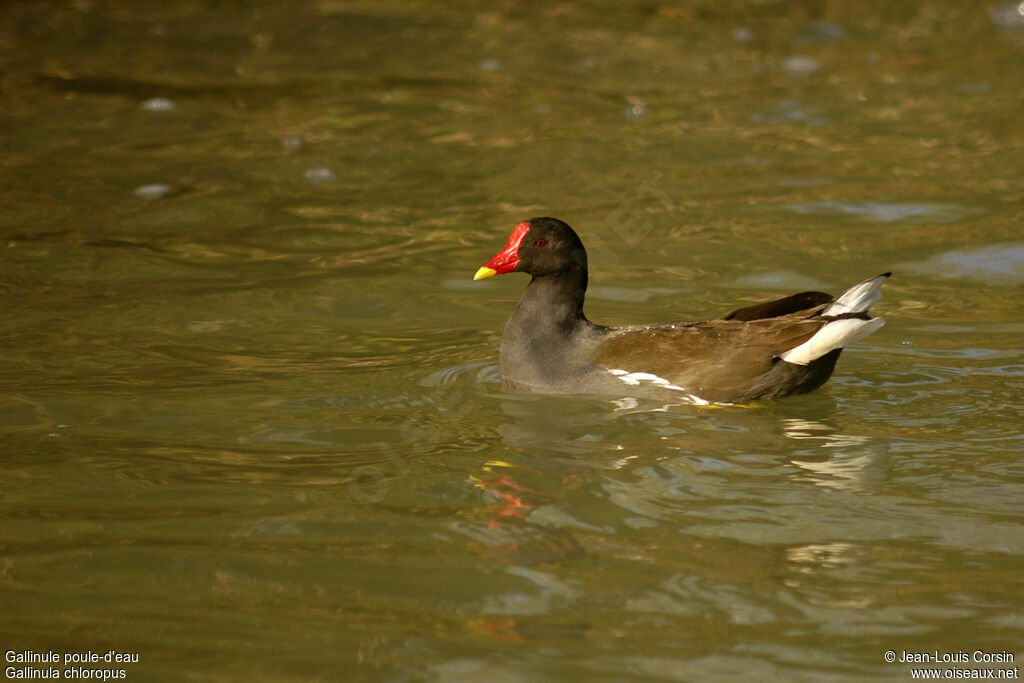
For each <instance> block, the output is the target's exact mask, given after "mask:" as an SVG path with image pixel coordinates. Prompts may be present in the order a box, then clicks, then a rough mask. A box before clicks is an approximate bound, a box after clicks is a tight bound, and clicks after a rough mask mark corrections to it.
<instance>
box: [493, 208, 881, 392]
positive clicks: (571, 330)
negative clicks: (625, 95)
mask: <svg viewBox="0 0 1024 683" xmlns="http://www.w3.org/2000/svg"><path fill="white" fill-rule="evenodd" d="M513 271H518V272H521V273H528V274H529V275H531V276H533V278H532V279H531V280H530V284H529V285H528V286H527V287H526V291H525V292H524V293H523V296H522V298H520V299H519V304H518V305H517V306H516V309H515V312H513V313H512V317H511V318H509V321H508V324H507V325H506V326H505V332H504V334H503V335H502V338H501V374H502V378H503V379H504V381H505V382H506V383H508V384H509V385H511V386H514V387H519V388H522V389H528V390H532V391H538V392H543V393H559V394H574V393H599V394H609V395H618V396H627V395H628V396H636V395H638V394H652V395H660V396H665V392H671V393H672V394H673V395H677V396H679V397H681V398H684V399H686V400H692V401H694V402H698V403H703V402H716V403H745V402H748V401H753V400H755V399H765V398H779V397H782V396H791V395H793V394H802V393H806V392H808V391H813V390H814V389H817V388H818V387H820V386H821V385H822V384H824V383H825V382H826V381H827V380H828V378H829V376H831V374H832V370H833V368H835V364H836V359H837V358H839V354H840V352H842V350H843V347H844V346H846V345H847V344H850V343H852V342H855V341H857V340H858V339H861V338H863V337H865V336H867V335H869V334H871V333H872V332H874V331H875V330H877V329H878V328H879V327H881V326H882V325H883V324H884V323H885V321H884V320H883V319H882V318H872V317H870V316H869V315H868V313H867V312H868V309H870V308H871V306H873V305H874V304H875V303H876V302H877V301H878V300H879V299H880V298H881V296H882V291H881V289H882V284H883V283H884V282H885V280H886V279H887V278H888V277H889V275H890V273H883V274H882V275H879V276H877V277H873V278H871V279H869V280H865V281H864V282H861V283H860V284H856V285H854V286H853V287H850V288H849V289H847V290H846V291H845V292H843V293H842V294H840V295H839V296H837V297H833V296H830V295H828V294H825V293H823V292H803V293H801V294H794V295H793V296H789V297H785V298H783V299H775V300H773V301H767V302H765V303H761V304H756V305H754V306H747V307H746V308H740V309H738V310H735V311H733V312H732V313H729V314H727V315H724V316H722V317H721V318H717V319H715V320H709V321H707V322H696V323H668V324H655V325H629V326H626V327H605V326H602V325H595V324H593V323H592V322H590V321H589V320H587V318H586V316H584V315H583V297H584V295H585V293H586V290H587V252H586V250H585V249H584V248H583V243H582V242H581V241H580V238H579V237H578V236H577V235H576V233H575V232H574V231H573V229H572V228H570V227H569V226H568V225H566V224H565V223H563V222H562V221H560V220H558V219H556V218H531V219H530V220H528V221H524V222H523V223H520V224H519V225H517V226H516V228H515V230H514V231H513V232H512V236H511V237H509V239H508V243H507V244H506V245H505V248H504V249H502V250H501V251H500V252H499V253H498V254H497V255H496V256H495V257H494V258H492V259H491V260H490V261H488V262H487V263H486V264H484V265H483V266H482V267H481V268H480V269H479V270H478V271H477V272H476V275H475V276H474V278H473V279H474V280H482V279H483V278H488V277H493V276H494V275H500V274H502V273H510V272H513Z"/></svg>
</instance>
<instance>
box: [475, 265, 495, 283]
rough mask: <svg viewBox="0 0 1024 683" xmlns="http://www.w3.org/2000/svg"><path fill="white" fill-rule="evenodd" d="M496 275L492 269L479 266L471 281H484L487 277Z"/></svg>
mask: <svg viewBox="0 0 1024 683" xmlns="http://www.w3.org/2000/svg"><path fill="white" fill-rule="evenodd" d="M497 274H498V271H496V270H494V269H493V268H488V267H487V266H481V267H480V270H478V271H476V275H474V276H473V279H474V280H484V279H487V278H489V277H494V276H495V275H497Z"/></svg>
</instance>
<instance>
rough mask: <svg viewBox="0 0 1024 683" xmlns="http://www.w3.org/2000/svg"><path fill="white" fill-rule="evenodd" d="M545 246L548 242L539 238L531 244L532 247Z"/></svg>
mask: <svg viewBox="0 0 1024 683" xmlns="http://www.w3.org/2000/svg"><path fill="white" fill-rule="evenodd" d="M547 245H548V241H547V240H546V239H544V238H543V237H541V238H540V239H539V240H537V241H536V242H534V243H533V246H535V247H546V246H547Z"/></svg>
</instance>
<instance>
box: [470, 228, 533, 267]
mask: <svg viewBox="0 0 1024 683" xmlns="http://www.w3.org/2000/svg"><path fill="white" fill-rule="evenodd" d="M528 232H530V224H529V223H527V222H525V221H524V222H522V223H520V224H519V225H517V226H516V229H515V230H513V231H512V235H511V236H510V237H509V238H508V243H507V244H506V245H505V248H504V249H502V250H501V251H499V252H498V253H497V254H496V255H495V256H494V258H492V259H491V260H490V261H488V262H487V263H485V264H484V265H482V266H480V270H478V271H476V275H474V276H473V279H474V280H483V279H484V278H488V277H494V276H495V275H501V274H502V273H511V272H512V271H513V270H515V269H516V266H518V265H519V246H520V245H521V244H522V243H523V239H525V238H526V233H528Z"/></svg>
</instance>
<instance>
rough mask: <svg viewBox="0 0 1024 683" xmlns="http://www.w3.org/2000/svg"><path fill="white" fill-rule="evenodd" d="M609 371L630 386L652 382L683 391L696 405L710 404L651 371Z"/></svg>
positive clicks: (659, 385)
mask: <svg viewBox="0 0 1024 683" xmlns="http://www.w3.org/2000/svg"><path fill="white" fill-rule="evenodd" d="M608 372H610V373H612V374H613V375H615V376H616V377H618V378H619V379H620V380H622V381H623V382H625V383H626V384H629V385H630V386H634V387H638V386H640V383H641V382H650V383H651V384H653V385H655V386H658V387H663V388H665V389H672V390H673V391H681V392H683V393H684V394H686V397H687V398H688V399H689V400H690V401H693V402H694V403H695V404H696V405H699V406H706V405H709V402H708V401H705V400H704V399H702V398H701V397H699V396H694V395H693V394H691V393H690V392H688V391H687V390H686V389H683V388H682V387H680V386H676V385H675V384H672V383H671V382H669V381H668V380H667V379H665V378H664V377H659V376H658V375H654V374H651V373H650V372H630V371H629V370H619V369H617V368H616V369H611V368H609V369H608Z"/></svg>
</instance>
